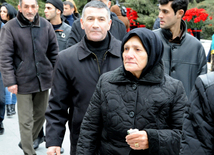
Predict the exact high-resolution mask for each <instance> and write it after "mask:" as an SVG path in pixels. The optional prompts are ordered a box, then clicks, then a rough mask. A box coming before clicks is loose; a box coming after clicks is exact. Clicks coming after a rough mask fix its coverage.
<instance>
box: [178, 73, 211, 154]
mask: <svg viewBox="0 0 214 155" xmlns="http://www.w3.org/2000/svg"><path fill="white" fill-rule="evenodd" d="M213 96H214V72H211V73H209V74H205V75H200V76H199V77H198V78H197V79H196V82H195V87H194V88H193V90H192V92H191V95H190V104H189V107H188V110H187V112H186V113H185V118H184V124H183V136H182V141H181V142H182V143H181V152H180V155H213V154H214V100H213Z"/></svg>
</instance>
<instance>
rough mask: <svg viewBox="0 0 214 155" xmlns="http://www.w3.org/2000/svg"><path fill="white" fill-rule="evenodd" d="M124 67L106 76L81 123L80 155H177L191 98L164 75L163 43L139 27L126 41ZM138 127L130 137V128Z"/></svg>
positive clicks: (99, 83) (124, 40) (180, 86)
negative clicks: (128, 132)
mask: <svg viewBox="0 0 214 155" xmlns="http://www.w3.org/2000/svg"><path fill="white" fill-rule="evenodd" d="M121 52H122V58H123V66H121V67H119V68H118V69H116V70H114V71H111V72H108V73H105V74H103V75H102V76H101V77H100V79H99V82H98V84H97V87H96V90H95V92H94V95H93V97H92V99H91V102H90V105H89V107H88V109H87V112H86V114H85V117H84V119H83V122H82V126H81V132H80V136H79V140H78V146H77V154H78V155H82V154H87V155H94V154H96V153H97V152H99V154H100V155H138V154H139V155H159V154H164V155H175V154H179V148H180V138H181V129H182V118H183V114H184V109H185V105H186V103H187V97H186V94H185V91H184V88H183V85H182V83H181V82H180V81H178V80H176V79H173V78H171V77H169V76H168V75H165V74H164V66H163V62H162V61H161V58H162V54H163V45H162V41H161V40H160V39H159V38H158V37H157V36H156V35H155V34H154V33H153V32H152V31H150V30H148V29H145V28H138V29H134V30H132V31H130V32H128V33H127V34H126V35H125V37H124V38H123V41H122V48H121ZM129 129H138V130H139V131H136V132H134V133H131V134H129V135H127V130H129Z"/></svg>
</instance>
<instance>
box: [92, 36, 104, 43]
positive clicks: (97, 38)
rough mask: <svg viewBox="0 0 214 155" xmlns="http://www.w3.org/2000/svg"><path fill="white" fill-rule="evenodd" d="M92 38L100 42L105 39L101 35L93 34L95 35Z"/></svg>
mask: <svg viewBox="0 0 214 155" xmlns="http://www.w3.org/2000/svg"><path fill="white" fill-rule="evenodd" d="M90 40H91V41H94V42H98V41H102V40H103V39H102V38H101V37H100V36H93V37H91V39H90Z"/></svg>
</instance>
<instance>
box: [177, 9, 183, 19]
mask: <svg viewBox="0 0 214 155" xmlns="http://www.w3.org/2000/svg"><path fill="white" fill-rule="evenodd" d="M177 15H178V17H179V18H182V17H183V16H184V10H183V9H180V10H178V11H177Z"/></svg>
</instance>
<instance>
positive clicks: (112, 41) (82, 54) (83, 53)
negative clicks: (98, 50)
mask: <svg viewBox="0 0 214 155" xmlns="http://www.w3.org/2000/svg"><path fill="white" fill-rule="evenodd" d="M108 33H109V34H110V35H109V36H110V44H109V49H108V52H109V53H111V54H112V55H114V56H116V57H120V51H116V50H113V48H115V49H118V48H117V46H118V47H119V48H120V44H115V42H116V40H117V39H116V38H114V36H113V35H112V34H111V33H110V32H108ZM79 44H80V48H82V50H81V51H79V52H78V57H79V60H82V59H85V58H86V57H88V56H89V55H91V54H92V52H93V51H90V50H89V49H88V47H87V45H86V42H85V36H84V37H82V40H81V41H80V43H79Z"/></svg>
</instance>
